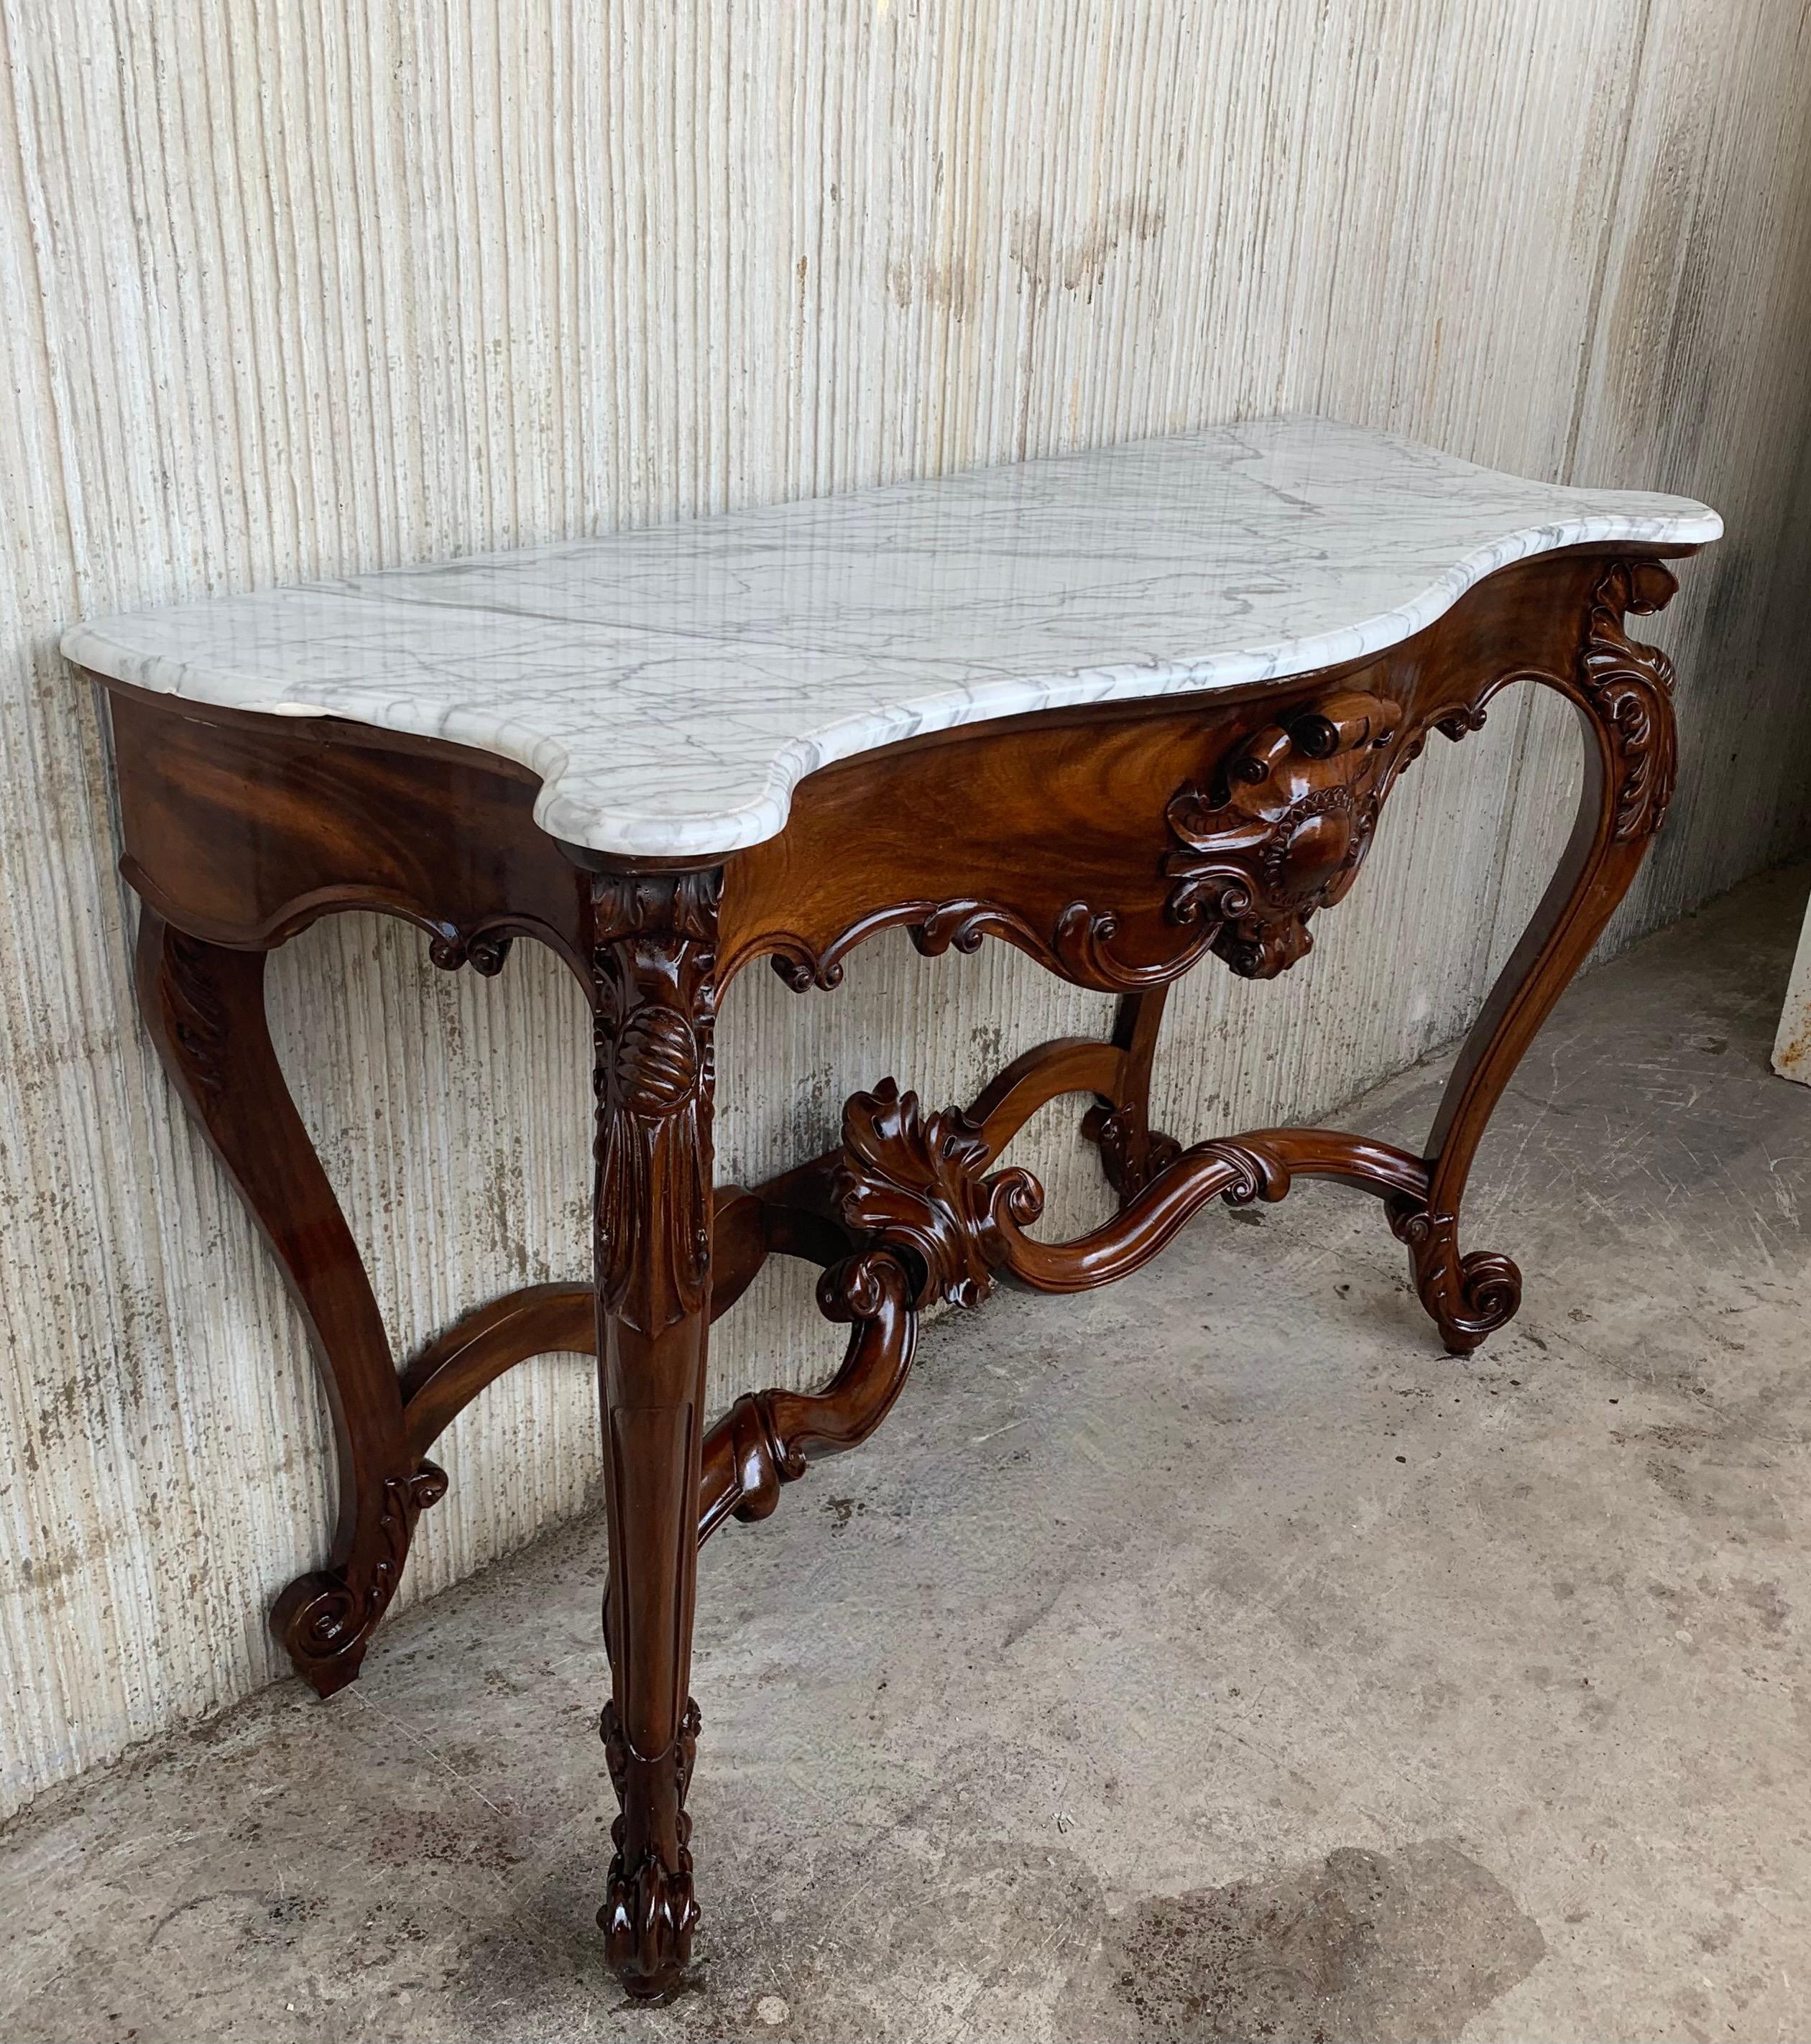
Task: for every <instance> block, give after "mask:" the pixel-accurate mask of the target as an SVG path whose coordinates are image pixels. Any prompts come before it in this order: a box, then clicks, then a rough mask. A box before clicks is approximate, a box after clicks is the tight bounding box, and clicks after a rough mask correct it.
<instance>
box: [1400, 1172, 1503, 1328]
mask: <svg viewBox="0 0 1811 2044" xmlns="http://www.w3.org/2000/svg"><path fill="white" fill-rule="evenodd" d="M1385 1212H1386V1213H1387V1215H1388V1216H1389V1220H1390V1228H1391V1230H1392V1231H1393V1232H1394V1235H1395V1236H1396V1238H1397V1239H1398V1241H1399V1242H1401V1243H1404V1244H1405V1246H1406V1247H1407V1249H1408V1251H1409V1263H1410V1266H1412V1268H1413V1271H1414V1276H1415V1289H1416V1291H1417V1293H1419V1294H1420V1296H1421V1304H1423V1305H1424V1306H1425V1308H1427V1310H1428V1313H1429V1314H1430V1315H1431V1316H1432V1318H1433V1319H1434V1320H1435V1321H1436V1323H1437V1324H1438V1325H1439V1327H1440V1338H1441V1339H1442V1340H1444V1342H1445V1343H1446V1345H1447V1347H1448V1348H1449V1349H1451V1350H1453V1352H1454V1353H1455V1354H1459V1355H1467V1354H1470V1353H1471V1350H1473V1349H1475V1348H1476V1347H1478V1343H1480V1342H1482V1340H1483V1339H1484V1338H1485V1337H1486V1335H1491V1334H1494V1333H1495V1332H1496V1331H1497V1329H1498V1327H1504V1326H1506V1325H1507V1324H1508V1323H1509V1321H1510V1320H1513V1319H1514V1318H1515V1316H1516V1313H1517V1310H1518V1309H1519V1308H1520V1307H1521V1301H1522V1276H1521V1271H1520V1270H1518V1269H1517V1267H1516V1266H1515V1265H1514V1263H1513V1262H1511V1261H1510V1259H1509V1258H1508V1257H1506V1256H1499V1255H1498V1254H1494V1252H1490V1251H1482V1250H1474V1251H1472V1252H1471V1254H1470V1255H1469V1256H1461V1255H1460V1254H1459V1220H1458V1216H1456V1215H1454V1214H1450V1213H1430V1212H1428V1209H1427V1208H1426V1207H1425V1206H1423V1205H1422V1204H1421V1203H1420V1201H1416V1200H1407V1199H1393V1200H1391V1201H1389V1202H1388V1203H1387V1204H1386V1208H1385Z"/></svg>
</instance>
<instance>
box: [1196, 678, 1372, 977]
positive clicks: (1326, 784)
mask: <svg viewBox="0 0 1811 2044" xmlns="http://www.w3.org/2000/svg"><path fill="white" fill-rule="evenodd" d="M1401 721H1402V709H1401V708H1400V706H1399V705H1397V704H1395V703H1394V702H1391V701H1388V700H1387V699H1386V698H1385V697H1381V696H1374V695H1369V694H1364V693H1363V692H1362V691H1359V690H1340V691H1339V692H1337V693H1336V694H1332V695H1328V696H1325V697H1322V698H1321V701H1319V702H1317V703H1316V704H1313V705H1310V706H1309V708H1307V709H1302V710H1299V711H1296V712H1293V713H1290V715H1289V716H1288V717H1287V718H1286V720H1283V721H1281V722H1278V723H1276V724H1270V725H1268V726H1267V727H1266V728H1264V729H1263V731H1260V732H1259V733H1258V734H1257V735H1256V736H1255V737H1253V738H1252V739H1250V740H1247V742H1246V743H1244V745H1243V746H1241V747H1240V749H1239V750H1238V751H1236V752H1235V753H1234V754H1233V755H1232V757H1231V758H1230V759H1228V760H1227V761H1226V762H1225V763H1224V764H1223V765H1222V766H1221V768H1220V769H1219V770H1218V772H1217V774H1216V776H1215V778H1214V780H1213V783H1212V784H1211V786H1209V788H1208V789H1206V790H1202V789H1200V788H1198V787H1194V786H1190V787H1186V788H1184V789H1182V790H1181V791H1180V792H1179V793H1178V794H1177V795H1176V796H1175V798H1174V799H1173V800H1172V801H1171V804H1170V805H1169V808H1168V809H1167V811H1166V812H1165V820H1166V821H1167V823H1168V824H1169V827H1170V829H1171V832H1172V834H1173V835H1174V836H1175V837H1176V838H1177V839H1178V840H1180V841H1181V843H1182V847H1183V848H1182V850H1181V851H1175V852H1172V853H1171V855H1170V856H1169V857H1168V859H1166V861H1165V862H1164V870H1165V872H1166V873H1167V874H1169V875H1170V877H1171V880H1172V881H1173V882H1174V883H1175V884H1174V885H1173V886H1172V887H1171V890H1170V897H1169V900H1168V901H1167V903H1166V904H1165V906H1164V913H1165V914H1166V915H1167V916H1168V918H1169V920H1171V922H1172V923H1178V924H1194V925H1198V926H1200V927H1201V928H1202V929H1203V930H1204V931H1205V932H1207V936H1206V947H1207V948H1209V949H1210V950H1212V951H1214V952H1216V953H1217V955H1219V956H1220V957H1221V958H1222V959H1225V961H1226V962H1227V964H1228V965H1229V966H1231V967H1232V970H1233V971H1235V972H1236V973H1238V974H1240V975H1241V976H1242V977H1244V978H1247V979H1271V978H1275V975H1276V974H1278V973H1279V972H1282V971H1283V970H1286V968H1287V967H1288V966H1292V965H1294V963H1295V962H1296V961H1297V960H1298V959H1300V958H1302V957H1303V956H1304V955H1305V954H1306V952H1307V951H1309V948H1310V947H1311V945H1312V943H1313V939H1312V938H1311V937H1310V936H1309V934H1308V927H1307V926H1308V920H1309V917H1310V916H1313V913H1315V911H1316V910H1317V909H1324V908H1326V907H1328V906H1329V905H1331V904H1332V903H1333V902H1336V901H1338V900H1340V897H1342V896H1343V895H1344V893H1345V892H1346V890H1347V889H1348V888H1349V887H1350V886H1352V881H1353V879H1354V878H1355V876H1356V874H1357V872H1358V869H1359V863H1360V862H1361V861H1362V860H1363V857H1364V855H1365V853H1366V851H1367V850H1368V849H1369V848H1370V844H1371V834H1372V832H1373V831H1374V830H1375V827H1376V823H1377V813H1378V805H1379V804H1380V802H1381V800H1382V793H1383V789H1384V786H1385V784H1386V764H1387V761H1388V758H1389V751H1390V745H1391V743H1393V741H1394V738H1395V736H1396V732H1397V728H1398V724H1400V723H1401Z"/></svg>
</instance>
